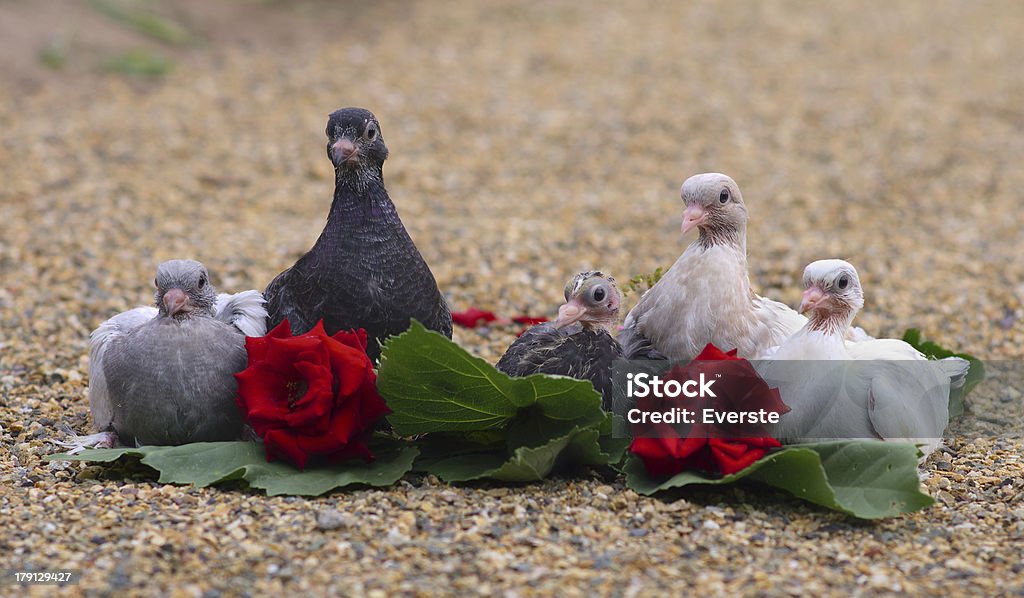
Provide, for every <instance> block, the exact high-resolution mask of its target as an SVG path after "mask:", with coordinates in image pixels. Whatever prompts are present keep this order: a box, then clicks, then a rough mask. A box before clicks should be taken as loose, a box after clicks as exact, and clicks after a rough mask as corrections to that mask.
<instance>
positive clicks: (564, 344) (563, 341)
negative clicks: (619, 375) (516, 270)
mask: <svg viewBox="0 0 1024 598" xmlns="http://www.w3.org/2000/svg"><path fill="white" fill-rule="evenodd" d="M621 302H622V297H621V296H620V294H619V290H618V288H616V286H615V279H614V278H612V277H611V276H606V275H605V274H602V273H601V272H581V273H580V274H577V275H576V276H575V277H573V279H572V280H570V281H569V283H568V284H566V285H565V305H563V306H561V307H560V308H558V318H557V319H556V320H555V321H554V322H546V323H544V324H538V325H536V326H534V327H532V328H530V329H529V330H527V331H526V332H524V333H523V335H522V336H520V337H519V338H518V339H516V341H515V342H514V343H512V345H511V346H510V347H509V348H508V349H507V350H506V351H505V354H504V355H502V357H501V359H500V360H499V361H498V365H497V368H498V369H499V370H501V371H502V372H505V373H506V374H508V375H509V376H529V375H530V374H558V375H561V376H569V377H571V378H577V379H580V380H590V381H591V382H592V383H593V384H594V388H595V389H596V390H597V391H598V392H599V393H601V397H602V405H603V406H604V408H605V409H610V408H611V400H612V363H613V362H614V361H615V360H616V359H622V349H621V348H620V347H619V343H618V342H617V341H616V340H615V339H614V338H612V335H611V328H612V327H613V326H615V325H616V324H617V323H618V321H619V305H620V303H621Z"/></svg>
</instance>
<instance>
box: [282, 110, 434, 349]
mask: <svg viewBox="0 0 1024 598" xmlns="http://www.w3.org/2000/svg"><path fill="white" fill-rule="evenodd" d="M327 156H328V157H329V158H330V159H331V162H332V163H333V164H334V185H335V186H334V202H333V203H332V204H331V211H330V213H329V214H328V216H327V224H326V226H324V230H323V232H322V233H321V234H320V238H319V239H317V241H316V244H315V245H313V248H312V249H310V250H309V252H308V253H306V254H305V255H303V256H302V257H301V258H299V260H298V261H297V262H295V265H293V266H292V267H291V268H288V269H287V270H285V271H284V272H282V273H281V274H279V275H278V276H277V278H275V279H274V280H273V281H272V282H271V283H270V284H269V285H268V286H267V288H266V290H265V291H264V293H263V294H264V295H265V296H266V298H267V311H268V312H269V314H270V319H269V325H270V327H274V326H276V325H277V324H279V323H281V321H282V320H284V319H287V320H288V322H289V324H290V325H291V329H292V332H293V333H295V334H300V333H303V332H306V331H308V330H309V329H310V328H312V327H313V326H314V325H316V323H317V321H319V320H321V319H322V320H323V322H324V328H325V329H326V331H327V334H334V333H336V332H338V331H341V330H349V329H353V328H365V329H366V332H367V336H368V337H369V343H368V347H367V353H368V354H369V356H370V358H371V359H373V360H376V359H377V357H378V356H379V355H380V342H381V341H383V340H384V339H385V338H387V337H389V336H392V335H395V334H400V333H402V332H404V331H405V330H406V329H408V328H409V323H410V319H413V318H415V319H416V320H419V321H420V322H421V323H422V324H423V325H424V326H426V327H427V328H429V329H431V330H436V331H437V332H440V333H441V334H444V335H445V336H447V337H448V338H451V336H452V317H451V313H450V312H449V310H448V305H447V304H446V303H445V300H444V297H443V296H442V295H441V291H440V290H439V289H438V288H437V282H436V281H435V280H434V275H433V274H432V273H431V272H430V268H429V267H428V266H427V263H426V262H425V261H424V260H423V256H421V255H420V252H419V251H418V250H417V249H416V245H415V244H413V241H412V238H410V237H409V233H408V232H407V231H406V230H405V226H403V225H402V221H401V219H399V217H398V212H397V211H396V210H395V205H394V204H393V203H392V202H391V198H390V197H389V196H388V192H387V190H386V189H385V188H384V175H383V165H384V160H386V159H387V157H388V148H387V146H385V145H384V138H383V137H382V135H381V131H380V123H378V122H377V118H376V117H374V115H373V114H372V113H371V112H370V111H368V110H364V109H362V108H344V109H341V110H338V111H336V112H334V113H333V114H331V115H330V117H329V118H328V121H327Z"/></svg>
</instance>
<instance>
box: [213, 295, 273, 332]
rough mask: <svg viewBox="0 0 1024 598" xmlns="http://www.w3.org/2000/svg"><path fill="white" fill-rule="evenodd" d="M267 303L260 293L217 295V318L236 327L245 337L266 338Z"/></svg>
mask: <svg viewBox="0 0 1024 598" xmlns="http://www.w3.org/2000/svg"><path fill="white" fill-rule="evenodd" d="M265 303H266V301H265V300H264V299H263V294H262V293H260V292H259V291H254V290H250V291H242V292H241V293H235V294H234V295H230V294H228V293H221V294H219V295H217V304H216V306H215V308H214V309H215V311H216V316H215V317H216V318H217V319H218V320H220V321H221V322H224V323H225V324H228V325H230V326H234V327H235V328H237V329H238V330H239V332H241V333H242V334H244V335H245V336H264V335H265V334H266V333H267V309H266V307H264V304H265Z"/></svg>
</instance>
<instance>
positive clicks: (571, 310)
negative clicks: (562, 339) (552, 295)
mask: <svg viewBox="0 0 1024 598" xmlns="http://www.w3.org/2000/svg"><path fill="white" fill-rule="evenodd" d="M586 313H587V308H585V307H583V306H582V305H580V300H579V299H572V300H570V301H569V302H568V303H566V304H565V305H563V306H562V307H559V308H558V317H557V318H555V328H565V327H566V326H569V325H572V324H575V323H576V322H578V321H579V320H580V318H582V317H583V316H584V315H585V314H586Z"/></svg>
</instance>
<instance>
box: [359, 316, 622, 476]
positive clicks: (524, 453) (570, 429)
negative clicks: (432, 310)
mask: <svg viewBox="0 0 1024 598" xmlns="http://www.w3.org/2000/svg"><path fill="white" fill-rule="evenodd" d="M377 388H378V390H379V391H380V393H381V396H383V397H384V400H385V401H386V402H387V404H388V407H390V408H391V410H392V414H391V415H390V416H389V417H388V421H389V422H390V423H391V425H392V427H393V429H394V431H395V432H396V433H398V434H400V435H416V434H430V435H431V436H429V437H427V438H426V439H425V440H423V441H422V442H421V444H422V445H423V448H424V454H423V456H422V458H421V459H420V460H419V461H418V462H417V465H416V467H417V469H418V470H421V471H427V472H430V473H433V474H435V475H437V476H438V477H440V478H441V479H444V480H447V481H468V480H476V479H482V478H490V479H495V480H503V481H512V482H525V481H534V480H540V479H542V478H544V477H546V476H547V475H548V474H550V473H551V472H552V471H553V470H554V469H555V468H556V467H560V466H563V465H564V466H581V465H608V464H612V463H617V462H618V461H619V460H621V456H622V452H623V451H624V450H625V446H626V443H625V441H623V440H621V439H613V438H610V437H609V436H610V434H611V429H612V425H611V416H609V415H608V414H606V413H605V412H604V411H602V410H601V396H600V395H599V394H598V393H597V392H596V391H595V390H594V386H593V385H592V384H591V383H590V382H588V381H581V380H575V379H572V378H567V377H564V376H548V375H540V374H538V375H534V376H528V377H525V378H512V377H510V376H508V375H506V374H504V373H502V372H499V371H498V370H497V369H496V368H495V367H494V366H492V365H491V364H489V363H487V362H486V361H484V360H483V359H480V358H479V357H476V356H474V355H471V354H470V353H468V352H466V351H465V350H464V349H462V348H461V347H459V346H458V345H457V344H455V343H453V342H452V341H451V340H449V339H447V338H445V337H444V336H442V335H440V334H438V333H436V332H432V331H429V330H427V329H426V328H424V327H423V325H422V324H420V323H419V322H415V321H414V322H413V323H412V326H411V327H410V328H409V330H408V331H406V332H404V333H403V334H401V335H398V336H396V337H392V338H391V339H389V340H388V341H387V342H386V343H385V344H384V348H383V351H382V357H381V363H380V370H379V371H378V376H377Z"/></svg>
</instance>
